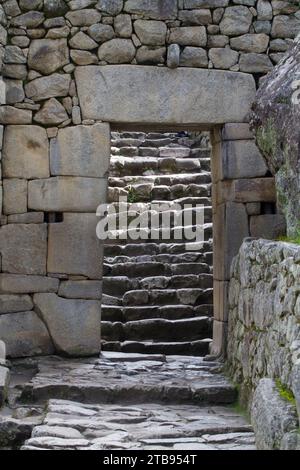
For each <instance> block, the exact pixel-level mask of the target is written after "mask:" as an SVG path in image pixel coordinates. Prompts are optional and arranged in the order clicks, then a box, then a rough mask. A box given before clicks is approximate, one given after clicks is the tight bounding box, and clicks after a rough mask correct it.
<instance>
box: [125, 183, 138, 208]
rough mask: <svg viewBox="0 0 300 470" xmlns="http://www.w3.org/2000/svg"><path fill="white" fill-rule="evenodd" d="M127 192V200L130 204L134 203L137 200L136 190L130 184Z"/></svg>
mask: <svg viewBox="0 0 300 470" xmlns="http://www.w3.org/2000/svg"><path fill="white" fill-rule="evenodd" d="M127 193H128V196H127V201H128V202H129V203H130V204H134V203H135V202H138V196H137V193H136V190H135V189H134V188H133V187H132V186H128V189H127Z"/></svg>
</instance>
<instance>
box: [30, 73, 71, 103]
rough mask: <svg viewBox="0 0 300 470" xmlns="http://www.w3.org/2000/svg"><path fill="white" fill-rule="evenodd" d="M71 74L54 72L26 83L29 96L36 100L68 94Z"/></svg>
mask: <svg viewBox="0 0 300 470" xmlns="http://www.w3.org/2000/svg"><path fill="white" fill-rule="evenodd" d="M70 83H71V76H70V75H68V74H58V73H54V74H52V75H49V76H48V77H40V78H36V79H35V80H32V81H31V82H29V83H27V84H26V85H25V93H26V96H27V98H31V99H33V100H34V101H41V100H46V99H48V98H54V97H58V96H67V95H68V92H69V88H70Z"/></svg>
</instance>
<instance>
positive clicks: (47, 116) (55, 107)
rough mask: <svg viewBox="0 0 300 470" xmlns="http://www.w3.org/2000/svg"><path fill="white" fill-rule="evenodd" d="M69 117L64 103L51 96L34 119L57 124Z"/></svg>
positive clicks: (42, 122) (41, 122) (45, 123)
mask: <svg viewBox="0 0 300 470" xmlns="http://www.w3.org/2000/svg"><path fill="white" fill-rule="evenodd" d="M67 119H68V115H67V113H66V110H65V108H64V107H63V105H62V104H61V103H60V102H59V101H57V99H56V98H50V100H48V101H46V102H45V104H44V105H43V107H42V108H41V109H40V110H39V111H38V112H37V113H36V114H35V115H34V121H36V122H38V123H39V124H43V125H48V126H49V125H57V124H61V123H62V122H64V121H66V120H67Z"/></svg>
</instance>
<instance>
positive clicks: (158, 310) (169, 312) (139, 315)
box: [101, 304, 213, 323]
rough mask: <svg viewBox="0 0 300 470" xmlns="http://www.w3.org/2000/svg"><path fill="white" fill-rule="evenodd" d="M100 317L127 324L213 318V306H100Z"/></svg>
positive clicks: (104, 319)
mask: <svg viewBox="0 0 300 470" xmlns="http://www.w3.org/2000/svg"><path fill="white" fill-rule="evenodd" d="M101 316H102V320H103V321H111V322H123V323H125V322H127V321H138V320H144V319H153V318H165V319H166V320H179V319H184V318H193V317H197V316H208V317H212V316H213V305H212V304H204V305H199V306H197V307H193V306H191V305H152V306H139V307H138V308H136V307H135V306H134V307H123V306H115V305H102V308H101Z"/></svg>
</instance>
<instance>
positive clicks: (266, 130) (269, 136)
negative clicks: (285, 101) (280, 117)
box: [256, 119, 277, 156]
mask: <svg viewBox="0 0 300 470" xmlns="http://www.w3.org/2000/svg"><path fill="white" fill-rule="evenodd" d="M256 139H257V144H258V146H259V148H260V149H261V151H262V152H263V153H264V154H265V155H269V156H271V155H273V154H274V153H275V151H276V145H277V135H276V130H275V127H274V123H273V120H272V119H268V120H267V122H266V125H265V126H261V127H260V128H259V129H258V130H257V133H256Z"/></svg>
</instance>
